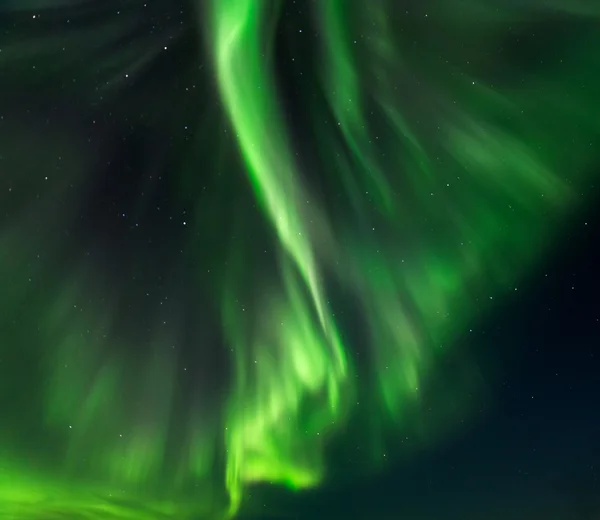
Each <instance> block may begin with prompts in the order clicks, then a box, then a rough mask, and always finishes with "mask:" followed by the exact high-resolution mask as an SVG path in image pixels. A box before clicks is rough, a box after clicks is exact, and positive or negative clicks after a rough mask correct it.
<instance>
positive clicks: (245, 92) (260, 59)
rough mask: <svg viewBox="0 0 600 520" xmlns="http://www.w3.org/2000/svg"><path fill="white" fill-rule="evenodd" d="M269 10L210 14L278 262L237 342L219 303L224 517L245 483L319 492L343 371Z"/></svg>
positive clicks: (235, 324) (232, 112)
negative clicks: (228, 353) (227, 354)
mask: <svg viewBox="0 0 600 520" xmlns="http://www.w3.org/2000/svg"><path fill="white" fill-rule="evenodd" d="M276 6H277V3H276V2H266V1H265V2H256V1H255V0H225V1H219V2H215V3H214V5H213V8H214V11H213V15H214V18H213V23H214V31H215V35H214V54H215V61H216V69H217V77H218V83H219V88H220V91H221V97H222V100H223V102H224V104H225V107H226V110H227V113H228V115H229V118H230V120H231V123H232V125H233V127H234V129H235V131H236V134H237V138H238V143H239V147H240V150H241V152H242V154H243V157H244V159H245V162H246V166H247V171H248V175H249V177H250V180H251V182H252V185H253V188H254V191H255V194H256V197H257V198H258V200H259V202H260V204H261V207H262V209H263V211H264V214H265V215H266V217H267V218H268V220H269V221H270V222H271V224H272V226H273V227H274V229H275V231H276V233H277V236H278V239H279V244H280V246H281V250H282V252H283V256H282V260H281V263H282V277H283V279H282V282H283V283H282V289H281V292H280V293H277V294H274V295H268V294H267V295H264V296H263V297H262V298H261V302H264V309H260V316H259V317H258V322H259V326H258V327H257V326H254V327H253V329H254V332H253V333H252V334H247V333H240V332H239V330H240V329H241V320H242V316H241V314H240V312H239V309H238V308H237V307H236V305H234V303H233V302H234V301H235V300H236V298H235V290H236V289H235V288H233V290H232V292H229V293H227V294H226V296H225V319H226V329H227V331H228V334H229V336H230V337H231V338H233V341H232V343H233V351H234V355H235V358H236V359H235V362H236V371H235V388H234V391H233V395H232V398H231V402H230V408H229V419H228V421H227V427H226V432H225V436H226V444H227V469H226V473H227V474H226V484H227V488H228V490H229V493H230V497H231V513H234V512H235V511H236V510H237V508H238V506H239V503H240V500H241V494H242V485H243V483H244V482H255V481H269V482H272V483H275V482H282V483H286V484H287V485H289V486H291V487H305V486H310V485H313V484H315V483H316V482H318V480H319V479H320V478H321V473H322V463H321V460H320V459H321V454H322V447H321V443H320V442H319V439H321V438H322V437H321V436H322V435H324V434H325V433H326V431H327V429H329V428H331V425H332V424H334V423H335V419H336V418H337V417H338V416H339V415H340V413H341V410H340V400H339V395H340V388H339V386H340V385H341V384H342V382H343V380H344V378H345V374H346V371H347V367H346V361H345V357H344V352H343V348H342V345H341V342H340V339H339V337H338V335H337V332H336V326H335V323H334V321H333V319H332V318H331V313H330V311H328V308H327V307H328V306H327V303H326V301H325V298H324V295H323V290H322V287H321V284H320V274H319V268H318V265H317V261H316V258H315V254H314V248H313V244H312V243H311V237H310V233H309V229H308V226H307V222H306V217H305V215H304V214H303V212H302V211H301V210H300V204H299V201H300V200H306V197H305V196H304V189H303V186H302V185H301V183H300V180H299V176H298V174H297V172H296V170H295V168H296V167H295V164H294V162H293V160H292V159H291V153H290V148H289V144H288V142H287V139H286V135H285V128H284V126H283V125H282V123H281V118H280V112H279V107H278V103H277V91H276V87H275V84H274V79H273V77H272V73H271V70H270V69H269V64H270V60H271V53H270V51H271V47H272V37H273V35H272V34H271V33H270V32H269V31H268V30H265V27H267V26H268V21H269V20H268V12H269V10H271V9H272V8H274V7H276ZM296 273H299V276H298V275H297V274H296ZM258 289H259V290H261V288H258ZM262 291H264V289H262ZM304 293H307V294H308V295H310V299H307V298H306V297H305V296H304ZM315 313H316V316H317V317H318V320H317V321H316V322H315V320H314V319H313V314H315ZM248 336H250V337H248Z"/></svg>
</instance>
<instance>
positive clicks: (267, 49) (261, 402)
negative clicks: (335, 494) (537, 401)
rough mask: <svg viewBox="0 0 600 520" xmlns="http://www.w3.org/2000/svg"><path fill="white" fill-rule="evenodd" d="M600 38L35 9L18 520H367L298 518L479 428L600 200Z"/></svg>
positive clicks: (14, 367) (240, 4)
mask: <svg viewBox="0 0 600 520" xmlns="http://www.w3.org/2000/svg"><path fill="white" fill-rule="evenodd" d="M598 23H600V4H599V5H596V4H595V3H594V2H586V1H585V0H578V1H575V0H548V1H543V0H521V1H516V0H491V1H489V2H485V3H482V2H480V1H475V0H423V1H422V2H416V1H412V0H406V1H402V2H399V1H396V0H394V1H392V0H378V1H373V2H365V1H358V0H356V1H355V0H321V1H318V0H313V1H308V0H307V1H292V0H285V1H284V0H206V1H200V0H196V1H191V0H189V1H183V0H174V1H165V0H154V1H151V0H148V1H146V2H144V1H142V0H135V1H133V0H128V1H125V0H123V1H120V2H116V1H107V2H102V3H98V2H91V1H83V0H79V1H70V2H67V1H66V0H20V1H18V2H17V1H9V2H4V3H3V4H2V6H1V7H0V70H1V71H2V72H3V74H2V80H1V81H2V89H1V91H2V92H3V94H2V100H1V101H0V287H1V288H2V290H3V293H2V299H1V300H0V391H1V394H0V395H1V396H2V400H1V403H2V404H1V406H0V424H1V425H2V428H1V429H0V519H2V520H4V519H10V520H12V519H19V520H20V519H23V520H30V519H31V520H34V519H36V520H37V519H44V520H46V519H71V518H72V519H86V520H87V519H89V520H96V519H105V518H107V519H115V520H118V519H136V520H137V519H141V520H143V519H148V520H154V519H174V520H195V519H205V518H206V519H209V520H213V519H214V520H217V519H225V518H242V519H243V518H255V519H258V518H272V519H275V518H305V517H306V518H338V517H340V518H341V516H339V515H338V516H332V515H331V514H329V513H324V512H321V513H319V514H321V515H322V516H316V515H317V513H315V512H314V511H313V510H310V511H309V512H307V513H306V516H300V514H301V513H300V512H298V511H299V510H300V509H301V508H300V506H298V504H300V503H313V502H314V501H315V498H314V497H315V496H318V495H315V494H318V493H319V492H323V490H327V489H329V487H330V486H332V485H333V483H335V485H336V486H344V485H347V486H353V485H356V483H357V482H362V481H361V479H365V478H370V477H372V476H373V475H382V474H386V472H389V471H392V468H394V471H398V472H403V471H405V472H409V471H412V470H409V469H408V468H410V467H412V466H411V465H415V464H416V465H418V464H419V460H421V459H420V458H421V457H426V456H427V454H428V453H432V452H433V451H434V450H436V449H441V448H440V446H444V443H449V442H452V440H453V439H456V438H460V436H461V435H466V433H465V432H466V431H468V429H469V425H470V424H474V423H476V422H477V421H480V420H481V419H480V415H481V414H482V412H481V410H482V409H483V408H484V407H485V408H490V409H491V408H493V406H492V405H491V404H486V405H484V404H482V403H483V402H485V403H492V402H494V395H495V394H496V393H497V390H496V385H497V382H498V381H502V380H506V378H510V377H511V375H510V374H512V372H511V371H512V370H514V366H512V365H511V363H512V362H511V363H507V362H506V358H507V357H508V356H509V355H508V352H509V350H510V349H516V350H519V349H518V348H517V347H516V346H515V345H509V346H507V345H502V344H501V341H500V340H499V339H498V338H499V337H500V336H501V335H500V334H499V333H498V334H495V333H494V334H489V335H488V336H479V335H478V336H477V338H478V339H474V337H475V336H476V334H475V333H474V330H476V328H477V326H480V325H479V324H481V323H488V324H490V323H496V322H495V321H494V320H500V319H501V318H500V317H502V316H506V312H509V311H507V310H506V309H507V308H509V309H510V307H511V306H514V307H515V308H517V307H518V304H517V303H515V302H514V298H515V293H518V294H519V296H521V294H525V296H523V298H527V297H528V296H527V294H529V293H528V292H527V291H528V289H527V288H528V287H534V286H535V282H534V279H537V278H536V276H538V275H539V272H540V269H542V266H544V269H545V268H546V266H547V262H548V258H549V257H552V256H559V254H558V253H557V251H564V249H565V248H567V247H572V248H573V250H574V249H575V246H572V245H569V246H567V245H565V244H567V243H569V244H570V242H569V237H571V236H572V235H573V233H574V232H573V229H575V228H577V226H578V225H579V224H580V222H581V220H582V219H584V215H587V214H588V213H589V211H590V208H594V207H595V206H596V205H597V196H598V195H597V192H596V191H594V190H595V189H596V183H598V176H599V172H600V169H599V168H600V152H599V149H598V144H599V137H600V102H599V99H600V97H599V93H600V58H599V54H598V51H599V50H600V33H598V31H597V24H598ZM586 218H587V217H586ZM585 225H586V226H587V225H588V224H587V222H585ZM529 290H530V292H531V291H532V292H533V293H535V292H536V290H533V289H529ZM521 305H523V304H521ZM515 312H516V311H515ZM521 312H523V311H521ZM532 314H534V313H533V312H532ZM502 319H506V318H502ZM510 321H517V320H516V317H515V318H514V319H510ZM532 321H535V320H533V318H532ZM481 327H483V325H481ZM493 327H496V328H498V326H497V325H488V329H490V330H491V329H492V328H493ZM490 336H492V338H490ZM503 337H504V336H503ZM506 337H508V336H506ZM488 338H489V339H488ZM518 341H523V340H518ZM510 351H511V354H510V356H515V355H514V354H513V353H512V350H510ZM515 357H518V356H515ZM502 360H504V361H502ZM507 374H508V375H507ZM529 379H532V378H529ZM527 395H528V397H530V396H529V394H527ZM532 399H533V397H532ZM490 413H492V412H491V411H490ZM432 472H435V470H433V471H432ZM348 489H354V488H351V487H350V488H348ZM279 496H282V497H285V498H283V499H282V500H283V501H280V500H279V498H274V497H279ZM302 497H309V498H307V499H306V501H304V500H303V498H302ZM286 500H288V501H291V503H294V504H295V505H294V506H293V507H292V506H285V505H282V504H283V503H287V502H285V501H286ZM307 507H308V506H307ZM411 507H412V506H411ZM507 507H508V506H507ZM316 510H317V511H322V507H321V506H316ZM599 510H600V509H599ZM352 514H354V513H352ZM356 514H358V513H356ZM360 514H361V515H362V513H360ZM365 514H366V516H353V518H363V517H364V518H365V519H366V518H369V519H370V520H378V519H379V518H381V519H383V518H386V519H388V518H397V516H395V514H394V513H393V512H392V513H390V512H387V513H383V512H378V513H377V514H376V513H365ZM498 514H500V513H498ZM518 514H525V513H502V516H501V517H503V518H504V517H507V516H506V515H509V516H511V515H512V517H513V518H521V516H518ZM532 514H533V513H532ZM277 515H279V516H277ZM294 515H297V516H294ZM425 517H426V516H422V515H420V514H419V513H418V512H415V513H414V516H411V517H409V516H406V515H404V516H403V518H407V520H412V518H414V519H415V520H419V519H420V518H425ZM487 517H488V518H492V516H491V515H487ZM427 518H428V517H427ZM448 518H455V517H454V516H448ZM465 518H466V517H465ZM469 518H471V517H469ZM522 518H529V516H523V517H522ZM536 518H537V517H536ZM558 518H560V519H561V520H562V518H563V517H557V520H558ZM564 518H567V517H564Z"/></svg>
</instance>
